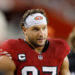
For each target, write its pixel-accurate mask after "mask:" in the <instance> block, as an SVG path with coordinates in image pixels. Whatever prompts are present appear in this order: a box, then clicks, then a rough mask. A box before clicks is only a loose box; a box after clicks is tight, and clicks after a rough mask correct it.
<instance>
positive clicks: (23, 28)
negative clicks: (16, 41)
mask: <svg viewBox="0 0 75 75" xmlns="http://www.w3.org/2000/svg"><path fill="white" fill-rule="evenodd" d="M22 30H23V33H24V34H25V36H26V35H27V32H26V30H27V29H26V28H25V27H24V26H22Z"/></svg>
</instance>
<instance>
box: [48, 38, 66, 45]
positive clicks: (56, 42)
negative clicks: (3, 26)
mask: <svg viewBox="0 0 75 75" xmlns="http://www.w3.org/2000/svg"><path fill="white" fill-rule="evenodd" d="M48 40H49V42H50V43H51V44H52V45H59V46H65V45H66V44H67V42H66V41H65V40H62V39H48Z"/></svg>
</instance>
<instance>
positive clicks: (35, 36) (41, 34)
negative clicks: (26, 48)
mask: <svg viewBox="0 0 75 75" xmlns="http://www.w3.org/2000/svg"><path fill="white" fill-rule="evenodd" d="M25 36H26V37H27V40H28V41H29V42H30V43H31V44H32V45H34V46H36V47H41V46H44V45H45V42H46V40H47V36H48V32H47V25H37V26H32V27H30V28H28V29H26V35H25Z"/></svg>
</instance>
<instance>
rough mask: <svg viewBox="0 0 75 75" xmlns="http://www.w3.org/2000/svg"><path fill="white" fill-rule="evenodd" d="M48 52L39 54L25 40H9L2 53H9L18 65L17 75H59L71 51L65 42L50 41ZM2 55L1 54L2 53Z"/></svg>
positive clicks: (3, 46)
mask: <svg viewBox="0 0 75 75" xmlns="http://www.w3.org/2000/svg"><path fill="white" fill-rule="evenodd" d="M48 41H49V46H48V48H47V50H46V51H44V52H42V53H41V54H38V53H36V52H35V51H34V49H33V48H31V47H30V46H29V45H28V44H27V43H25V41H24V40H22V39H18V40H14V39H12V40H8V41H6V42H5V43H4V44H3V45H2V46H1V48H2V52H8V53H7V54H9V56H11V57H12V59H13V60H14V62H15V64H16V68H17V71H16V73H17V74H16V75H59V72H60V68H61V65H62V63H63V60H64V58H65V57H66V56H67V54H68V53H69V51H70V49H69V46H68V45H67V43H66V42H65V41H63V40H55V39H54V40H53V39H50V40H48ZM0 54H1V53H0Z"/></svg>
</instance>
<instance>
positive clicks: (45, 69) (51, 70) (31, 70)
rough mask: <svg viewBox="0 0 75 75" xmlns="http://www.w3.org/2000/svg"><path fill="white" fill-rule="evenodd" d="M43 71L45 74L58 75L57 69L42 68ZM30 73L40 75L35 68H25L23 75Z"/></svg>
mask: <svg viewBox="0 0 75 75" xmlns="http://www.w3.org/2000/svg"><path fill="white" fill-rule="evenodd" d="M42 71H43V72H44V73H51V74H52V75H57V67H45V66H44V67H42ZM29 72H31V73H32V75H39V74H38V69H37V68H36V67H34V66H25V67H24V68H23V69H22V75H27V74H28V73H29Z"/></svg>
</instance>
